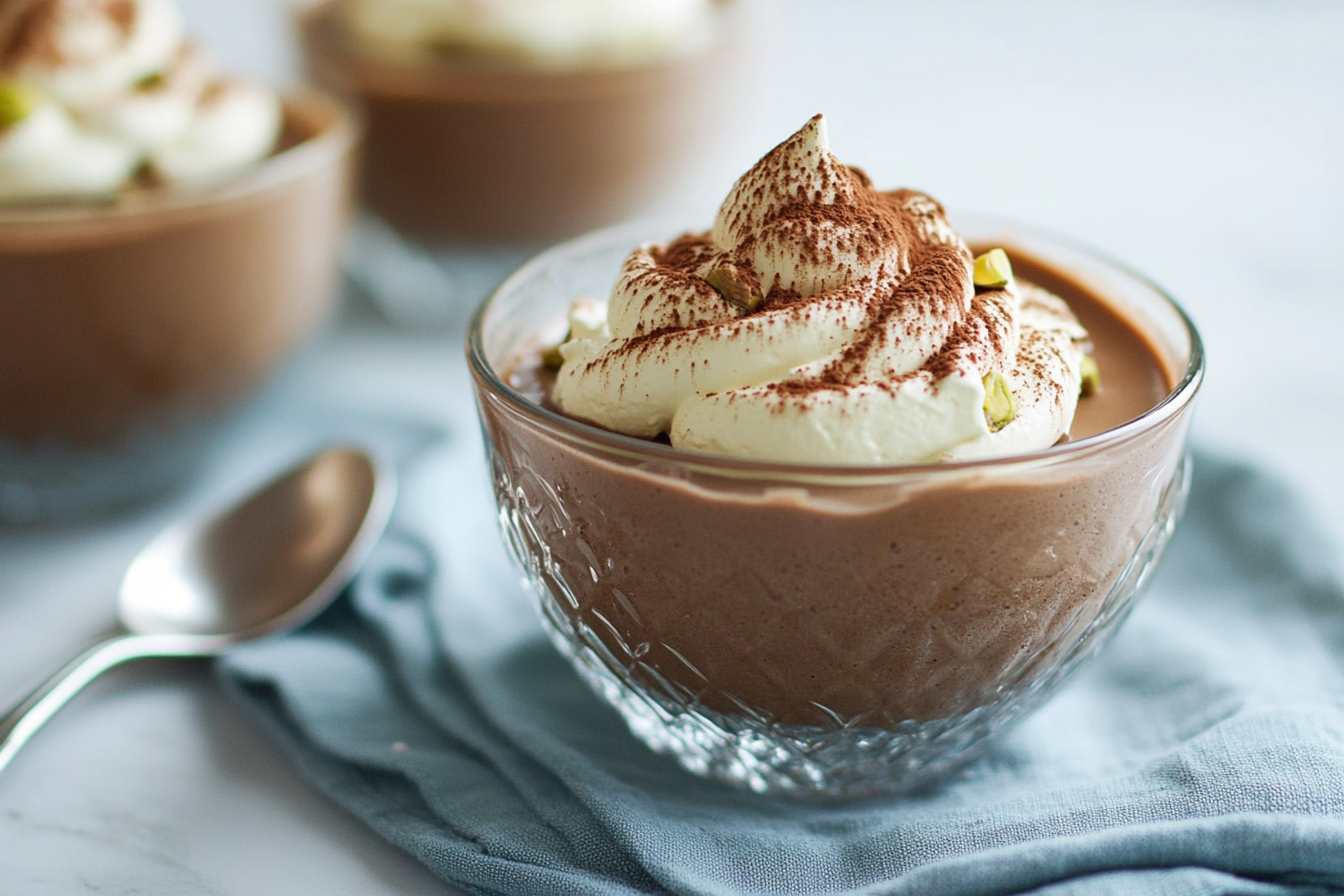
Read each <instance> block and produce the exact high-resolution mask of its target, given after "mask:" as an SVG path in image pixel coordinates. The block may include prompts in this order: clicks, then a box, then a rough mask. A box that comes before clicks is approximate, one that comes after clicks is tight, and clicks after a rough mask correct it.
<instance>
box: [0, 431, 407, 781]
mask: <svg viewBox="0 0 1344 896" xmlns="http://www.w3.org/2000/svg"><path fill="white" fill-rule="evenodd" d="M395 492H396V482H395V478H394V476H393V474H392V473H391V471H389V470H387V469H386V468H384V467H383V466H381V465H380V464H378V463H377V462H376V461H375V460H374V459H372V458H371V457H369V456H368V455H367V454H365V453H364V452H362V451H360V450H358V449H354V448H345V447H338V448H329V449H327V450H325V451H322V452H319V453H318V454H316V455H314V456H313V457H311V458H309V459H308V460H306V461H304V462H302V463H300V464H299V465H298V466H295V467H293V468H292V469H290V470H289V471H287V472H285V473H282V474H281V475H280V476H278V477H277V478H275V479H273V480H272V481H271V482H269V483H268V484H266V485H265V486H263V487H262V488H261V489H260V490H259V491H257V492H256V493H254V494H252V495H250V496H249V497H247V498H245V499H243V500H242V501H241V502H239V503H237V504H235V505H233V506H231V507H228V508H225V509H223V510H222V511H219V512H216V513H209V514H203V515H201V516H198V517H194V518H191V519H188V520H185V521H183V522H181V523H177V524H175V525H173V526H170V527H169V528H167V529H166V530H164V531H163V532H162V533H161V534H160V535H159V536H158V537H157V538H155V539H154V540H153V541H152V542H150V543H149V545H148V546H146V547H145V549H144V550H143V551H141V552H140V554H139V555H138V556H137V557H136V558H135V560H134V561H132V562H131V565H130V567H129V568H128V569H127V570H126V575H125V577H124V578H123V579H122V582H121V591H120V594H119V596H118V601H117V610H118V612H117V615H118V617H119V619H120V621H121V630H120V632H118V633H117V634H115V635H114V636H112V637H111V638H109V639H107V640H105V641H102V642H101V643H99V644H95V645H94V646H93V647H90V648H89V649H88V650H86V651H84V652H83V653H82V654H80V655H79V656H78V657H76V658H75V659H74V660H72V661H70V663H68V664H67V665H66V666H65V668H63V669H61V671H59V672H57V673H56V674H55V675H54V676H53V677H52V678H50V679H48V680H47V681H46V682H45V683H44V684H42V685H40V686H39V687H38V688H37V689H36V690H35V691H33V693H32V694H30V695H29V696H28V697H27V698H25V699H24V700H23V701H21V702H20V703H19V704H18V706H16V707H14V709H12V710H10V711H9V712H8V713H6V714H5V715H4V716H3V717H0V771H3V770H4V768H5V767H6V766H7V765H8V764H9V762H10V760H11V759H13V758H14V756H15V754H17V753H18V751H19V749H20V748H21V747H22V746H23V745H24V744H25V743H27V742H28V740H29V738H31V737H32V736H33V735H34V734H35V733H36V732H37V730H38V729H39V728H41V727H42V725H43V724H44V723H46V721H47V720H48V719H50V718H51V717H52V716H53V715H55V714H56V711H57V710H59V709H60V708H61V707H62V706H64V705H65V704H66V703H67V702H69V700H70V698H72V697H74V696H75V694H77V693H79V691H80V690H81V689H82V688H83V687H84V686H85V685H86V684H88V683H89V682H90V681H92V680H93V679H94V678H96V677H98V675H100V674H102V673H103V672H105V671H107V670H108V669H110V668H112V667H113V666H116V665H118V664H120V663H124V662H125V661H127V660H130V659H136V658H138V657H189V656H215V655H217V654H219V653H220V652H222V651H223V650H224V649H225V648H226V647H228V646H230V645H231V644H236V643H238V642H240V641H246V640H249V639H252V638H257V637H260V636H262V635H267V634H272V633H275V632H279V631H284V630H288V629H292V628H296V627H298V626H300V625H302V624H303V623H305V622H307V621H308V620H310V619H312V618H313V617H314V616H316V615H317V614H318V613H319V612H320V611H321V610H322V609H323V608H325V607H326V606H327V604H329V603H331V600H332V599H333V598H334V597H335V596H336V594H337V593H338V592H339V591H340V590H341V587H342V586H343V585H344V584H345V583H346V582H347V581H349V579H350V577H351V576H352V575H353V574H354V572H355V570H356V569H358V568H359V566H360V564H361V563H363V561H364V559H365V557H366V556H367V554H368V552H369V550H370V549H371V548H372V547H373V544H374V542H376V541H377V540H378V537H379V535H381V534H382V531H383V528H384V527H385V526H386V525H387V519H388V516H389V515H390V514H391V509H392V503H393V496H394V494H395Z"/></svg>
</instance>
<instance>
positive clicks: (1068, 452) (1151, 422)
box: [466, 214, 1205, 481]
mask: <svg viewBox="0 0 1344 896" xmlns="http://www.w3.org/2000/svg"><path fill="white" fill-rule="evenodd" d="M952 217H953V218H954V220H957V221H962V220H967V219H971V220H974V222H975V225H976V226H977V227H997V228H999V229H1000V230H1001V231H1004V232H1006V233H1009V234H1020V235H1022V236H1024V237H1030V238H1032V239H1035V240H1040V241H1043V242H1044V243H1045V244H1047V246H1049V247H1053V248H1056V249H1058V250H1068V251H1072V252H1075V253H1078V254H1079V255H1081V256H1083V257H1085V258H1086V259H1087V260H1088V261H1089V262H1091V263H1093V264H1096V265H1100V266H1101V267H1104V268H1107V269H1109V270H1110V271H1112V272H1115V273H1118V274H1121V275H1122V276H1124V277H1127V278H1129V279H1130V280H1132V281H1133V282H1134V283H1136V284H1137V285H1139V286H1142V287H1143V288H1145V289H1147V290H1149V291H1150V292H1151V293H1153V294H1154V295H1155V296H1156V297H1158V298H1159V299H1161V300H1162V301H1163V303H1164V304H1165V305H1166V306H1167V307H1168V308H1169V309H1170V310H1171V311H1172V312H1174V314H1175V315H1176V317H1177V318H1178V319H1179V321H1180V322H1181V324H1182V325H1183V326H1184V328H1185V333H1186V337H1187V339H1188V340H1189V353H1190V356H1189V359H1188V361H1187V363H1186V365H1185V370H1184V372H1183V373H1182V374H1181V377H1180V379H1179V381H1178V382H1177V383H1176V385H1175V387H1174V388H1173V389H1172V390H1171V391H1170V392H1169V393H1168V394H1167V396H1166V397H1165V398H1163V399H1162V401H1160V402H1158V403H1157V404H1156V405H1154V406H1153V407H1152V408H1151V409H1149V410H1148V411H1146V412H1145V413H1143V414H1141V415H1139V416H1138V417H1135V418H1134V419H1132V420H1129V421H1128V422H1126V423H1123V424H1121V425H1119V426H1117V427H1114V428H1112V429H1108V430H1106V431H1104V432H1100V433H1097V434H1095V435H1091V436H1088V437H1086V438H1082V439H1078V440H1076V441H1071V442H1066V443H1064V444H1063V445H1056V446H1053V447H1051V448H1047V449H1045V450H1043V451H1033V452H1028V453H1023V454H1013V455H1008V456H1005V457H996V458H989V459H985V460H972V461H957V462H938V463H918V464H808V463H797V462H787V461H776V460H762V459H755V458H738V457H728V456H724V455H716V454H701V453H698V452H691V451H685V450H682V449H678V448H673V447H671V446H670V445H664V444H662V443H659V442H650V441H648V440H645V439H639V438H635V437H633V436H626V435H621V434H620V433H615V432H611V431H609V430H605V429H602V428H600V427H597V426H593V425H591V424H587V423H582V422H580V421H577V420H573V419H571V418H569V417H566V416H564V415H563V414H559V413H556V412H554V411H551V410H548V409H546V408H543V407H541V406H539V405H537V404H536V403H535V402H533V401H531V400H530V399H528V398H527V397H525V396H524V395H522V394H521V393H519V392H518V391H516V390H515V389H513V388H512V387H511V386H509V385H508V384H507V383H505V382H504V381H503V379H502V378H501V377H500V376H499V374H498V373H497V372H496V371H495V369H494V367H493V366H492V365H491V364H490V361H489V359H488V358H487V357H486V353H485V346H484V343H483V339H482V330H483V328H484V325H485V319H486V316H487V315H488V314H489V312H490V310H491V307H492V306H493V305H494V303H495V301H496V299H498V298H499V297H501V296H504V295H506V294H508V293H509V292H511V291H512V290H513V289H514V288H515V287H516V284H518V283H520V282H523V281H526V280H528V279H530V278H532V277H533V276H534V275H535V274H536V272H537V271H538V270H540V269H545V268H548V267H550V266H551V265H552V264H554V263H555V262H556V261H558V260H560V259H562V258H564V257H565V256H568V255H574V254H580V255H581V254H584V253H586V252H588V251H592V250H594V249H597V248H599V247H601V246H604V245H607V244H609V243H611V242H613V241H614V240H615V239H616V238H618V237H620V236H622V235H629V234H632V233H635V234H637V233H644V234H645V237H644V239H649V238H656V237H650V236H649V235H651V234H667V235H668V237H666V238H671V236H672V235H675V234H676V233H680V232H684V231H685V230H686V228H685V227H680V228H679V227H677V226H676V225H675V224H673V225H671V226H669V223H668V222H666V221H657V220H637V221H627V222H625V223H622V224H618V225H615V226H612V227H606V228H603V229H601V230H597V231H594V232H592V233H589V234H586V235H584V236H581V237H578V238H576V239H573V240H569V241H567V242H563V243H560V244H558V245H556V246H554V247H552V248H550V249H548V250H546V251H545V252H542V253H541V254H540V255H537V256H536V257H534V258H533V259H531V260H530V261H528V262H527V263H525V264H524V265H523V266H522V267H520V268H519V269H518V270H516V271H515V272H514V273H513V274H511V275H510V276H509V277H508V278H507V279H505V280H504V282H503V283H501V284H500V285H499V286H498V287H496V288H495V290H494V291H493V292H492V293H491V294H490V295H489V296H488V297H487V298H486V299H485V301H484V302H482V303H481V304H480V306H479V307H478V308H477V309H476V311H475V313H474V314H473V315H472V318H471V323H470V325H469V328H468V330H467V344H466V350H467V360H468V364H469V366H470V368H471V371H472V375H473V376H474V377H475V378H476V380H477V382H478V383H479V384H480V385H481V387H482V388H483V389H484V390H485V391H486V392H488V393H489V394H491V395H493V396H495V397H496V398H498V399H500V400H501V401H503V402H504V403H505V404H507V405H508V406H510V407H511V408H513V410H514V411H516V412H517V413H518V414H520V415H521V416H523V417H524V418H527V419H530V420H532V421H533V422H535V423H537V424H540V425H541V426H543V427H545V428H546V429H547V430H550V431H551V432H553V433H556V434H559V435H562V436H564V437H567V438H569V439H571V440H574V441H580V442H585V443H588V444H590V445H592V446H593V447H596V448H600V449H605V450H609V451H616V452H618V453H620V454H623V455H626V456H628V457H643V458H647V459H648V460H650V461H654V462H659V463H662V464H673V465H676V466H681V467H693V468H695V469H697V470H701V471H708V472H721V473H724V474H727V475H738V476H742V475H746V476H753V475H756V476H760V477H762V478H765V477H787V478H795V477H796V478H799V479H814V478H825V479H828V480H841V481H843V480H847V479H864V480H866V479H870V478H873V477H880V478H884V479H885V478H887V477H893V476H894V477H900V478H905V477H916V478H922V477H928V476H930V475H940V474H942V473H944V472H947V473H958V472H971V471H976V470H986V471H988V470H1000V469H1015V468H1019V467H1027V466H1035V465H1038V464H1042V463H1045V464H1053V463H1060V462H1064V461H1067V460H1068V459H1070V458H1073V457H1076V456H1079V455H1088V454H1091V453H1093V452H1095V451H1098V450H1104V449H1105V448H1106V447H1107V446H1109V445H1112V444H1119V443H1123V442H1127V441H1128V440H1129V439H1130V438H1132V437H1137V436H1140V435H1142V434H1143V433H1145V432H1148V431H1150V430H1152V429H1154V428H1156V427H1157V426H1159V425H1160V424H1162V423H1163V422H1164V421H1167V420H1169V419H1171V418H1173V417H1175V416H1177V415H1178V414H1180V413H1181V412H1182V411H1183V410H1185V409H1186V408H1187V407H1189V405H1190V404H1191V402H1193V400H1194V398H1195V394H1196V393H1197V392H1198V391H1199V387H1200V385H1201V383H1202V382H1203V379H1204V367H1205V355H1204V346H1203V342H1202V341H1201V340H1200V336H1199V331H1198V330H1197V329H1196V328H1195V324H1194V321H1193V320H1191V318H1190V316H1189V315H1188V314H1187V313H1186V312H1185V309H1183V308H1182V307H1181V306H1180V304H1179V303H1177V302H1176V300H1175V299H1173V298H1172V297H1171V296H1170V295H1169V294H1168V293H1167V292H1166V291H1165V290H1163V289H1162V288H1161V287H1160V286H1158V285H1157V284H1155V283H1153V282H1152V281H1151V280H1149V279H1148V278H1147V277H1145V276H1143V275H1142V274H1139V273H1138V272H1136V271H1134V270H1133V269H1131V268H1130V267H1129V266H1127V265H1125V264H1123V263H1121V262H1118V261H1115V260H1114V259H1112V258H1110V257H1109V256H1107V255H1106V254H1104V253H1101V252H1098V251H1097V250H1095V249H1093V248H1091V247H1089V246H1085V245H1083V244H1081V243H1079V242H1077V241H1074V240H1070V239H1067V238H1063V237H1059V236H1057V235H1055V234H1052V233H1049V232H1047V231H1044V230H1041V229H1038V228H1034V227H1031V226H1029V225H1024V224H1020V223H1018V222H1015V221H1012V220H1010V219H1006V218H1000V217H997V216H991V215H981V214H965V215H953V216H952ZM634 245H635V244H634V243H631V244H630V247H631V248H632V249H633V248H634ZM1042 260H1043V261H1047V262H1048V261H1049V260H1050V259H1049V258H1048V257H1046V258H1043V259H1042Z"/></svg>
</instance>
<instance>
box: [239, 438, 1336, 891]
mask: <svg viewBox="0 0 1344 896" xmlns="http://www.w3.org/2000/svg"><path fill="white" fill-rule="evenodd" d="M484 469H485V467H484V461H483V458H481V457H480V451H479V448H477V447H475V446H468V445H466V444H464V443H459V444H457V445H451V446H449V447H447V448H445V449H443V450H440V451H436V452H433V453H431V454H429V455H422V456H421V458H420V459H419V461H418V462H416V463H415V465H414V466H413V468H411V469H408V470H407V471H405V473H404V484H403V500H402V503H401V506H400V508H399V510H398V515H397V519H396V521H395V523H394V527H393V529H392V531H391V532H390V533H389V535H388V536H387V538H386V539H385V540H384V543H383V544H382V545H381V546H380V548H379V550H378V552H377V553H376V555H375V557H374V559H373V561H372V563H371V564H370V566H369V568H368V569H367V570H366V571H365V572H364V573H363V574H362V575H361V577H360V578H359V579H358V580H357V581H356V583H355V584H354V586H352V588H351V590H350V592H349V594H348V596H347V599H346V600H345V601H343V602H342V603H340V604H338V605H337V607H336V608H334V609H333V610H332V611H331V612H330V613H328V614H327V615H326V616H324V617H323V618H322V619H320V620H318V622H317V623H316V624H314V625H312V626H311V627H309V628H308V629H306V630H304V631H302V632H300V633H299V634H297V635H294V636H291V637H288V638H285V639H281V640H274V641H270V642H262V643H257V644H254V645H250V646H247V647H245V648H243V649H240V650H238V651H236V652H235V653H233V654H231V655H230V656H229V657H228V658H227V660H226V662H225V663H224V664H223V665H222V667H221V668H222V670H223V675H224V676H225V679H226V681H227V682H228V683H229V684H230V685H231V687H232V689H233V690H234V692H235V693H236V694H238V695H239V696H240V698H241V699H242V700H243V701H244V702H245V703H246V704H247V705H248V706H250V707H251V708H253V709H254V710H255V711H256V712H257V713H258V714H259V715H260V717H261V718H262V719H263V720H264V721H265V722H266V723H267V725H268V726H269V727H270V729H271V730H272V731H274V732H275V733H276V735H277V736H278V737H279V739H280V740H281V741H282V743H283V744H284V745H285V746H286V747H287V749H288V750H289V752H290V753H291V754H292V756H293V758H294V760H295V762H296V763H297V765H298V767H299V768H300V769H301V770H302V772H303V773H304V774H305V775H306V776H307V777H308V778H309V779H310V780H311V781H312V782H313V783H314V784H315V785H316V786H317V787H318V788H319V789H321V790H322V791H323V792H325V793H326V794H328V795H329V796H330V797H331V798H332V799H333V800H335V801H336V802H337V803H339V804H340V805H342V806H344V807H345V808H346V809H347V810H349V811H350V812H352V813H354V814H355V815H356V816H358V817H359V818H361V819H363V820H364V821H365V822H366V823H367V824H368V825H370V826H371V827H372V828H374V829H375V830H376V831H378V832H379V833H380V834H381V835H382V836H384V837H385V838H387V839H388V840H389V841H391V842H392V843H394V844H396V845H398V846H400V847H401V848H403V849H405V850H406V851H407V852H409V853H411V854H412V855H414V856H415V857H416V858H418V859H419V860H420V861H421V862H423V863H424V864H425V865H426V866H428V867H429V868H430V869H431V870H432V871H434V872H435V873H436V874H438V875H439V876H440V877H442V878H443V879H444V880H445V881H448V882H450V883H452V884H454V885H456V886H459V887H461V888H463V889H466V890H468V891H470V892H474V893H481V894H511V896H534V894H535V896H561V894H591V896H631V894H655V893H676V894H706V896H710V894H712V896H737V894H854V896H859V894H862V896H879V894H924V893H938V894H998V893H1031V894H1035V896H1060V894H1088V896H1102V894H1121V893H1168V894H1212V893H1237V894H1252V896H1254V894H1286V893H1293V894H1308V893H1339V892H1344V687H1342V685H1344V682H1342V681H1341V667H1342V666H1344V588H1341V585H1340V583H1339V581H1338V580H1337V579H1336V578H1334V575H1333V573H1332V571H1331V567H1330V565H1329V564H1328V562H1327V561H1326V560H1325V559H1323V558H1326V557H1328V556H1329V554H1328V553H1327V551H1328V550H1329V548H1328V546H1325V545H1322V544H1321V543H1320V539H1319V537H1318V536H1316V535H1314V534H1313V530H1312V528H1311V526H1310V524H1309V521H1308V520H1307V519H1306V518H1305V515H1304V514H1303V513H1302V511H1301V509H1300V508H1299V507H1298V506H1297V505H1296V504H1295V503H1294V501H1293V499H1292V496H1291V495H1289V494H1287V493H1286V492H1285V491H1284V489H1283V488H1282V487H1281V486H1280V485H1279V484H1277V483H1276V482H1275V481H1273V480H1272V479H1270V478H1269V477H1267V476H1265V475H1263V474H1262V473H1260V472H1257V471H1256V470H1255V469H1253V468H1250V467H1247V466H1244V465H1241V464H1238V463H1235V462H1230V461H1226V460H1222V459H1219V458H1216V457H1212V456H1207V455H1203V454H1201V455H1200V456H1198V457H1197V458H1196V464H1195V469H1196V474H1195V484H1194V488H1193V492H1192V495H1191V500H1190V505H1189V509H1188V511H1187V514H1186V518H1185V521H1184V523H1183V524H1182V527H1181V529H1180V532H1179V534H1178V535H1177V537H1176V540H1175V542H1174V543H1173V545H1172V547H1171V549H1170V551H1169V553H1168V556H1167V558H1166V560H1165V561H1164V564H1163V567H1162V569H1161V570H1160V572H1159V573H1158V575H1157V577H1156V580H1155V583H1154V585H1153V587H1152V589H1151V592H1150V593H1149V594H1148V595H1147V597H1145V598H1144V599H1143V600H1142V601H1141V602H1140V603H1139V605H1138V607H1137V608H1136V609H1135V611H1134V613H1133V615H1132V617H1131V618H1130V619H1129V621H1128V622H1127V623H1126V624H1125V626H1124V627H1123V629H1122V630H1121V632H1120V634H1119V635H1118V637H1117V638H1116V639H1115V641H1113V642H1112V643H1111V644H1110V645H1109V646H1108V647H1107V648H1106V649H1105V650H1104V651H1103V653H1102V654H1101V656H1100V657H1098V658H1097V659H1096V660H1095V661H1094V662H1093V663H1092V664H1091V665H1090V666H1087V667H1086V668H1085V669H1084V670H1083V671H1082V672H1081V673H1080V674H1079V675H1078V676H1077V677H1076V678H1075V679H1073V680H1072V681H1071V682H1070V684H1069V685H1068V686H1066V687H1065V689H1064V690H1063V691H1061V692H1060V693H1059V694H1058V695H1057V696H1056V697H1055V698H1054V699H1053V700H1052V701H1051V702H1050V703H1049V704H1047V705H1046V706H1045V707H1044V708H1043V709H1042V710H1040V711H1039V712H1037V713H1036V714H1035V715H1033V716H1031V717H1030V718H1028V719H1027V720H1026V721H1025V722H1023V723H1022V724H1021V725H1019V726H1018V727H1017V728H1016V729H1014V730H1013V731H1011V732H1009V733H1008V734H1007V735H1006V736H1004V737H1002V738H1000V739H999V740H998V741H997V742H996V743H995V744H994V745H993V746H992V747H991V749H990V750H989V751H988V753H987V754H986V755H985V756H984V757H983V758H982V759H981V760H980V761H978V762H976V763H975V764H973V765H971V766H969V767H968V768H966V769H965V770H964V771H962V772H961V773H960V774H958V775H957V776H956V777H954V778H952V779H951V780H949V781H947V782H946V783H945V784H943V785H941V786H939V787H937V788H936V789H933V790H931V791H928V792H925V793H921V794H919V795H916V796H906V797H878V798H869V799H864V800H858V801H849V802H836V803H818V802H799V801H795V800H788V799H770V798H763V797H760V796H756V795H752V794H748V793H743V792H739V791H736V790H733V789H730V788H728V787H727V786H724V785H719V784H716V783H714V782H708V781H702V780H699V779H697V778H694V777H692V776H691V775H689V774H687V773H685V772H683V771H681V770H680V768H679V767H678V766H677V765H676V764H675V763H674V762H673V761H672V760H670V759H667V758H666V757H662V756H657V755H655V754H653V753H651V752H650V751H648V750H647V749H646V748H645V747H644V746H642V745H641V744H639V743H638V742H636V741H635V740H634V739H633V738H632V737H631V736H630V735H629V734H628V732H627V731H626V730H625V728H624V725H623V723H622V722H621V720H620V719H619V718H618V717H617V715H616V714H615V712H614V711H613V710H611V709H609V708H607V706H606V705H605V704H603V703H601V702H600V701H599V700H598V699H597V698H596V697H595V696H593V695H592V694H591V693H590V692H589V691H588V689H587V688H586V687H585V686H584V685H583V684H582V683H581V682H580V681H579V680H578V678H577V677H576V676H575V675H574V673H572V672H571V671H570V669H569V667H568V665H567V664H566V663H565V662H564V661H563V660H562V659H561V658H560V657H559V656H558V655H557V654H556V653H555V652H554V651H553V650H552V648H551V647H550V645H549V643H548V642H547V641H546V640H545V638H544V636H543V635H542V633H541V631H540V629H539V626H538V623H537V622H536V619H535V613H534V612H533V610H532V609H531V606H530V604H529V603H528V602H527V599H526V598H525V596H524V593H523V590H522V586H521V584H520V580H519V576H518V574H517V573H515V572H514V570H513V569H512V567H511V565H510V563H509V561H508V559H507V557H506V555H505V553H504V549H503V547H502V544H501V541H500V538H499V535H498V533H497V531H496V527H495V524H494V519H493V518H494V510H493V506H492V504H491V500H490V497H489V495H488V493H487V489H488V484H487V482H486V476H485V474H484Z"/></svg>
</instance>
